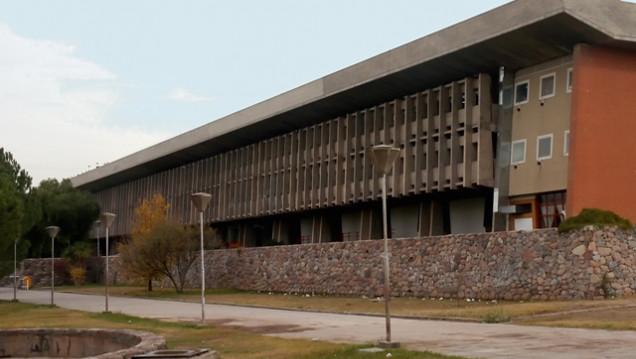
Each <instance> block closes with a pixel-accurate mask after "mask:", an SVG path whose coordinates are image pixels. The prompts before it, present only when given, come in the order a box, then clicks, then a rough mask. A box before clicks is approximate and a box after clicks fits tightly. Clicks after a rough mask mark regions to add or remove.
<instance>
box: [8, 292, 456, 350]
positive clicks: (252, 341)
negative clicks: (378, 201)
mask: <svg viewBox="0 0 636 359" xmlns="http://www.w3.org/2000/svg"><path fill="white" fill-rule="evenodd" d="M0 318H2V321H0V328H32V327H41V328H46V327H48V328H111V329H134V330H142V331H148V332H153V333H156V334H158V335H161V336H163V337H164V338H166V341H167V346H168V347H169V348H174V349H176V348H212V349H214V350H217V351H218V352H219V354H220V356H221V357H222V358H224V359H256V358H259V359H263V358H277V359H292V358H300V359H302V358H318V359H321V358H334V357H340V358H352V359H357V358H365V359H379V358H385V356H386V353H375V354H368V353H359V352H358V349H359V348H360V347H359V346H351V345H343V344H334V343H327V342H320V341H309V340H299V339H281V338H274V337H268V336H263V335H257V334H254V333H249V332H246V331H241V330H236V329H228V328H222V327H214V326H206V327H199V326H197V325H194V324H184V323H168V322H162V321H156V320H152V319H142V318H137V317H131V316H127V315H122V314H116V313H111V314H103V313H100V314H94V313H85V312H79V311H72V310H67V309H63V308H59V307H50V306H37V305H32V304H24V303H14V302H7V301H0ZM393 354H394V356H395V357H399V358H405V359H452V358H457V359H461V358H459V357H448V356H443V355H437V354H433V353H428V352H412V351H407V350H396V351H393Z"/></svg>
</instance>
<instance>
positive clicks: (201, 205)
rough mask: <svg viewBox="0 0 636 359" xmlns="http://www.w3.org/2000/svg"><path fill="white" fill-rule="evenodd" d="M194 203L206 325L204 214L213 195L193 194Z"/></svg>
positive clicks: (202, 315) (202, 302) (202, 303)
mask: <svg viewBox="0 0 636 359" xmlns="http://www.w3.org/2000/svg"><path fill="white" fill-rule="evenodd" d="M190 199H191V200H192V203H194V206H195V207H196V208H197V211H199V223H200V228H201V325H205V260H204V258H203V257H204V255H203V254H204V252H203V212H204V211H205V210H206V208H208V205H209V204H210V200H211V199H212V195H211V194H209V193H204V192H197V193H193V194H192V195H191V196H190Z"/></svg>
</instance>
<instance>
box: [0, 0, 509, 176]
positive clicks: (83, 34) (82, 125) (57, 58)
mask: <svg viewBox="0 0 636 359" xmlns="http://www.w3.org/2000/svg"><path fill="white" fill-rule="evenodd" d="M507 2H508V0H479V1H476V0H446V1H432V0H267V1H261V0H232V1H217V0H57V1H51V0H19V1H18V0H0V49H2V50H0V147H4V148H5V150H6V151H9V152H11V153H12V154H13V155H14V158H15V159H16V160H17V161H18V163H20V165H21V166H22V168H24V169H26V170H27V171H28V172H29V174H30V175H31V176H32V177H33V179H34V185H37V184H39V182H40V181H41V180H43V179H46V178H57V179H58V180H62V179H64V178H71V177H74V176H76V175H78V174H80V173H83V172H86V171H88V170H90V169H93V168H95V166H96V165H98V164H104V163H107V162H113V161H115V160H117V159H119V158H122V157H124V156H127V155H130V154H132V153H134V152H137V151H139V150H142V149H144V148H146V147H149V146H151V145H154V144H156V143H159V142H161V141H165V140H167V139H170V138H172V137H174V136H177V135H179V134H181V133H183V132H186V131H189V130H192V129H194V128H196V127H199V126H202V125H204V124H206V123H209V122H212V121H214V120H216V119H219V118H221V117H224V116H226V115H229V114H231V113H234V112H236V111H239V110H241V109H243V108H245V107H248V106H251V105H254V104H256V103H258V102H261V101H264V100H266V99H268V98H271V97H273V96H276V95H278V94H280V93H282V92H285V91H288V90H291V89H293V88H296V87H298V86H300V85H303V84H305V83H307V82H310V81H313V80H315V79H318V78H321V77H323V76H326V75H328V74H330V73H333V72H335V71H338V70H340V69H342V68H345V67H347V66H350V65H353V64H355V63H357V62H360V61H363V60H365V59H367V58H369V57H372V56H375V55H377V54H380V53H382V52H384V51H387V50H390V49H392V48H395V47H398V46H400V45H403V44H405V43H407V42H410V41H413V40H415V39H418V38H420V37H423V36H425V35H428V34H430V33H432V32H435V31H437V30H440V29H443V28H445V27H448V26H451V25H454V24H456V23H458V22H460V21H463V20H466V19H468V18H470V17H473V16H476V15H479V14H481V13H483V12H485V11H489V10H491V9H494V8H496V7H498V6H500V5H503V4H505V3H507Z"/></svg>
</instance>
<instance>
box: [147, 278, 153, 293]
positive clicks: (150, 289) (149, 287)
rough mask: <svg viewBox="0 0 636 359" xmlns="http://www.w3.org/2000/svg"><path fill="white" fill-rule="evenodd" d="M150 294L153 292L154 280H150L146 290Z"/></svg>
mask: <svg viewBox="0 0 636 359" xmlns="http://www.w3.org/2000/svg"><path fill="white" fill-rule="evenodd" d="M146 289H147V290H148V291H149V292H152V279H150V278H148V287H147V288H146Z"/></svg>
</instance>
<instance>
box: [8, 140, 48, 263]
mask: <svg viewBox="0 0 636 359" xmlns="http://www.w3.org/2000/svg"><path fill="white" fill-rule="evenodd" d="M31 182H32V179H31V177H30V176H29V174H28V173H27V172H26V170H24V169H22V168H21V167H20V164H18V162H17V161H16V160H15V159H14V158H13V155H12V154H11V153H10V152H7V151H5V150H4V148H0V274H6V273H8V272H9V271H10V268H13V266H12V265H9V264H11V263H12V262H13V261H12V259H13V245H14V241H16V240H19V239H21V237H22V234H23V233H24V232H25V231H26V230H27V229H28V228H30V227H31V226H32V225H33V223H35V222H36V221H37V220H38V219H39V210H38V208H37V206H35V205H34V204H35V202H34V201H33V196H32V193H31ZM28 248H29V242H28V241H25V240H21V241H19V242H18V255H19V257H20V258H24V257H25V256H26V251H27V250H28Z"/></svg>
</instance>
